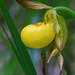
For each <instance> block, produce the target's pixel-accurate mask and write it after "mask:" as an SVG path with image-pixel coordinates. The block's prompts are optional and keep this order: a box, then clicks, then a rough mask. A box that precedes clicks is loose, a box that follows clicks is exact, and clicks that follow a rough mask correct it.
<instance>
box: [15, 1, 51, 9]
mask: <svg viewBox="0 0 75 75" xmlns="http://www.w3.org/2000/svg"><path fill="white" fill-rule="evenodd" d="M16 1H17V2H18V3H19V4H20V5H21V6H22V7H24V8H27V9H33V10H41V9H52V7H50V6H47V5H45V4H43V3H39V2H36V1H30V0H16Z"/></svg>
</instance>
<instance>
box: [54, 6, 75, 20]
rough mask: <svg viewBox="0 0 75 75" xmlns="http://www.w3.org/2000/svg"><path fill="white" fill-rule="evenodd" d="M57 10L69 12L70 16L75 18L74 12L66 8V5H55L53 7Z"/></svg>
mask: <svg viewBox="0 0 75 75" xmlns="http://www.w3.org/2000/svg"><path fill="white" fill-rule="evenodd" d="M54 9H55V10H56V11H57V12H58V11H61V12H64V13H66V14H69V15H70V16H71V17H72V18H74V19H75V12H74V11H72V10H71V9H69V8H67V7H63V6H59V7H55V8H54Z"/></svg>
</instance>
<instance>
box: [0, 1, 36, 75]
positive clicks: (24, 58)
mask: <svg viewBox="0 0 75 75" xmlns="http://www.w3.org/2000/svg"><path fill="white" fill-rule="evenodd" d="M0 8H1V10H2V13H3V16H4V18H5V20H6V23H7V26H8V28H9V30H10V33H11V35H12V37H13V40H14V43H15V46H16V48H17V50H16V52H17V53H16V57H17V59H18V60H19V63H20V65H21V67H22V69H23V71H24V73H25V74H26V75H37V73H36V71H35V68H34V66H33V64H32V61H31V58H30V56H29V53H28V51H27V49H26V47H25V45H24V44H23V43H22V41H21V38H20V35H19V33H18V30H17V28H16V25H15V23H14V21H13V20H12V18H11V16H10V14H9V12H8V9H7V8H6V6H5V3H4V2H3V0H0Z"/></svg>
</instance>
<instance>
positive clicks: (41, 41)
mask: <svg viewBox="0 0 75 75" xmlns="http://www.w3.org/2000/svg"><path fill="white" fill-rule="evenodd" d="M54 37H55V29H54V25H53V24H52V23H45V22H43V23H41V22H39V23H37V24H30V25H28V26H26V27H24V28H23V30H22V31H21V40H22V41H23V43H24V44H25V45H26V46H28V47H30V48H43V47H45V46H47V45H48V44H49V43H51V42H52V41H53V39H54Z"/></svg>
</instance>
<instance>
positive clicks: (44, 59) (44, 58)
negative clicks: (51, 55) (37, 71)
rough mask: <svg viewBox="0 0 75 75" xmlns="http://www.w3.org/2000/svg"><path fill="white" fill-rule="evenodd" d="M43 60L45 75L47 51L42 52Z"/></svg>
mask: <svg viewBox="0 0 75 75" xmlns="http://www.w3.org/2000/svg"><path fill="white" fill-rule="evenodd" d="M41 58H42V61H43V68H42V71H43V75H45V62H46V51H45V50H43V51H42V53H41Z"/></svg>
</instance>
